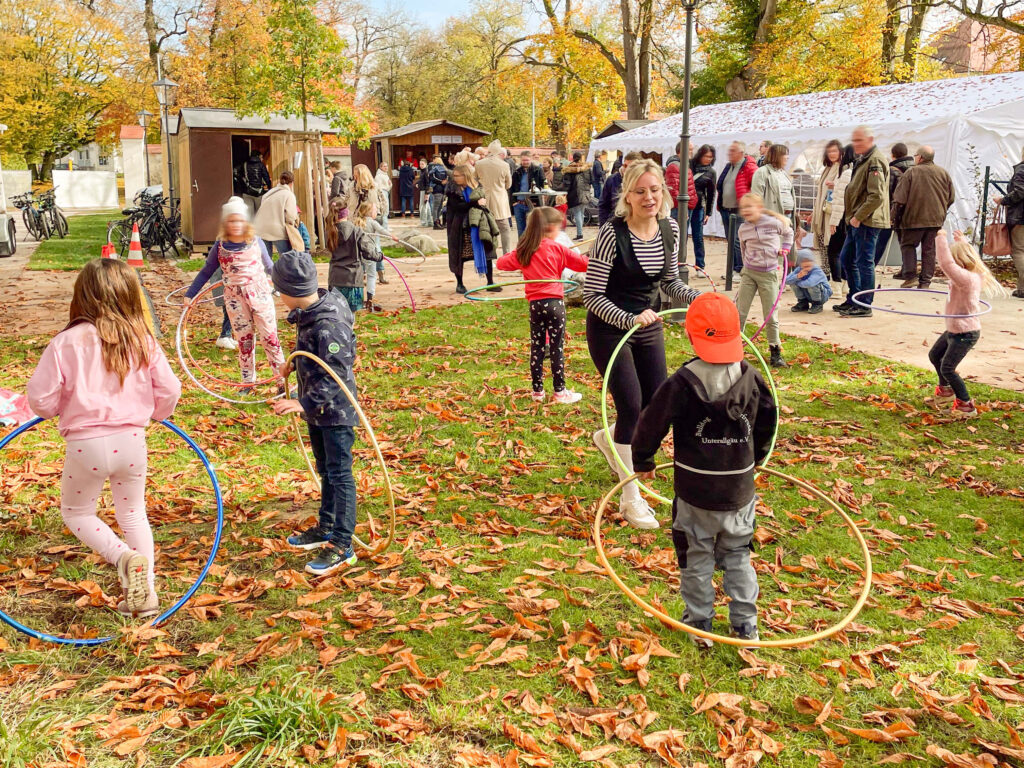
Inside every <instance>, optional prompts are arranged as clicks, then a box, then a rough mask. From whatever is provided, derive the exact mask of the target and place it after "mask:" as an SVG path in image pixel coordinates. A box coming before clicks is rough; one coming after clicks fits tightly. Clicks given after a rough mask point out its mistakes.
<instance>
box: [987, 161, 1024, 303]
mask: <svg viewBox="0 0 1024 768" xmlns="http://www.w3.org/2000/svg"><path fill="white" fill-rule="evenodd" d="M992 202H994V203H995V204H996V205H998V206H1000V208H1005V209H1006V224H1005V229H1006V230H1008V233H1007V234H1008V235H1009V237H1008V238H1006V239H1008V240H1009V253H1010V256H1012V257H1013V267H1014V269H1016V270H1017V290H1015V291H1014V292H1013V295H1014V296H1015V297H1016V298H1018V299H1024V152H1022V153H1021V158H1020V162H1019V163H1017V164H1016V165H1015V166H1013V177H1012V178H1011V179H1010V183H1009V184H1008V185H1007V187H1006V195H1004V196H1003V197H996V198H993V199H992ZM996 216H997V218H998V216H999V212H998V211H997V213H996ZM989 229H991V225H990V226H989ZM993 239H994V238H993ZM989 242H990V235H989V230H986V231H985V253H986V254H990V255H992V254H991V252H990V249H989ZM1000 250H1005V245H1004V246H1003V248H1000ZM1000 255H1003V256H1005V255H1006V254H1005V253H1002V254H1000Z"/></svg>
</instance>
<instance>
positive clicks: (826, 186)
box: [811, 139, 843, 278]
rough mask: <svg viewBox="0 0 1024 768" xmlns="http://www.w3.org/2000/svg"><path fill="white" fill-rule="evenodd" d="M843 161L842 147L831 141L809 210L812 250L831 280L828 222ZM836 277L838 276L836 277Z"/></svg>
mask: <svg viewBox="0 0 1024 768" xmlns="http://www.w3.org/2000/svg"><path fill="white" fill-rule="evenodd" d="M842 159H843V145H842V143H841V142H840V141H839V140H838V139H832V140H831V141H830V142H829V143H828V144H826V145H825V153H824V155H823V156H822V158H821V165H822V171H821V174H820V175H819V176H818V180H817V181H816V182H815V184H814V207H813V209H812V210H811V232H813V233H814V250H816V251H817V252H818V263H819V264H820V265H821V267H822V269H823V271H824V272H825V275H826V277H830V278H831V273H832V269H831V266H832V265H831V264H830V263H829V258H828V253H829V251H828V242H829V239H830V238H831V237H832V233H831V231H830V229H829V221H830V220H831V218H832V204H833V200H834V199H835V187H836V180H837V179H838V178H839V169H840V167H841V165H840V161H841V160H842ZM836 277H838V275H837V276H836Z"/></svg>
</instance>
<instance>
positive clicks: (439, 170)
mask: <svg viewBox="0 0 1024 768" xmlns="http://www.w3.org/2000/svg"><path fill="white" fill-rule="evenodd" d="M427 180H428V181H429V182H430V191H431V192H432V193H433V194H435V195H440V194H444V185H445V182H447V181H448V169H447V168H445V167H444V165H442V164H441V163H431V164H430V165H428V166H427Z"/></svg>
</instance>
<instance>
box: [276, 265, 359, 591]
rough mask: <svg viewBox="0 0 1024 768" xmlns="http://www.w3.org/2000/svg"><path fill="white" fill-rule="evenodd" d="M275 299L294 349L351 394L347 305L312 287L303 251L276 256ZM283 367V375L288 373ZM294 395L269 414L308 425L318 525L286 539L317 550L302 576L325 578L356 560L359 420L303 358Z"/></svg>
mask: <svg viewBox="0 0 1024 768" xmlns="http://www.w3.org/2000/svg"><path fill="white" fill-rule="evenodd" d="M271 277H272V279H273V281H274V287H275V288H276V289H277V290H278V291H279V292H280V294H281V301H283V302H284V303H285V306H287V307H288V309H289V313H288V322H289V323H292V324H293V325H295V326H296V333H295V349H296V351H299V350H302V351H304V352H309V353H310V354H313V355H316V356H317V357H319V358H320V359H321V360H323V361H324V362H325V363H327V365H329V366H330V367H331V368H332V369H333V370H334V372H335V373H336V374H338V377H339V378H340V379H341V380H342V381H343V382H344V383H345V387H346V388H347V389H348V391H349V392H350V393H352V396H353V397H355V396H356V381H355V377H354V376H353V374H352V367H353V365H355V361H356V337H355V333H354V332H353V330H352V322H353V318H352V310H350V309H349V308H348V304H346V303H345V301H344V300H343V299H342V298H341V297H340V296H338V295H337V294H334V293H329V292H327V291H323V290H321V289H320V288H319V287H318V285H317V274H316V265H315V264H313V259H312V258H311V257H310V255H309V254H308V253H300V252H299V251H288V252H287V253H283V254H281V256H280V257H278V259H277V262H276V263H275V264H274V269H273V272H272V274H271ZM287 373H288V371H287V370H283V371H282V374H283V375H287ZM295 375H296V378H297V380H298V384H299V390H298V398H299V399H298V400H290V399H289V400H275V401H274V402H273V403H272V406H271V407H272V408H273V409H274V413H277V414H279V415H283V414H286V413H300V414H302V417H303V418H304V419H305V420H306V424H307V427H308V429H309V442H310V445H311V446H312V448H313V457H314V458H315V459H316V471H317V472H319V473H320V520H319V522H318V524H317V525H314V526H313V527H311V528H309V529H307V530H305V531H302V532H301V533H296V534H293V535H291V536H289V537H288V544H289V545H290V546H293V547H297V548H299V549H319V550H320V551H319V553H318V554H317V556H316V558H315V559H313V560H312V561H310V562H309V563H307V564H306V573H310V574H313V575H314V576H327V575H329V574H331V573H334V572H335V571H336V570H338V569H339V568H341V567H342V566H346V565H355V562H356V555H355V552H354V551H353V549H352V533H353V531H354V530H355V527H356V483H355V478H354V476H353V474H352V444H353V443H354V442H355V429H354V427H355V426H356V425H357V424H358V423H359V417H358V416H357V415H356V410H355V408H354V407H353V405H352V403H350V402H349V399H348V398H347V397H346V396H345V393H344V392H342V390H341V388H340V387H339V386H338V384H337V382H335V381H334V379H333V378H331V376H330V375H329V374H328V373H327V371H325V370H324V369H323V368H322V367H321V366H320V365H318V364H317V363H315V362H314V361H312V360H310V359H309V358H306V357H298V358H296V359H295Z"/></svg>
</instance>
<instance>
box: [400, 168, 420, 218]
mask: <svg viewBox="0 0 1024 768" xmlns="http://www.w3.org/2000/svg"><path fill="white" fill-rule="evenodd" d="M398 196H399V199H400V200H401V204H402V209H401V215H402V216H404V217H406V218H408V217H409V216H412V215H413V212H414V207H413V201H414V200H415V199H416V169H415V168H413V167H412V163H410V162H409V161H408V160H403V161H402V167H401V168H399V169H398ZM407 205H408V208H406V206H407Z"/></svg>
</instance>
